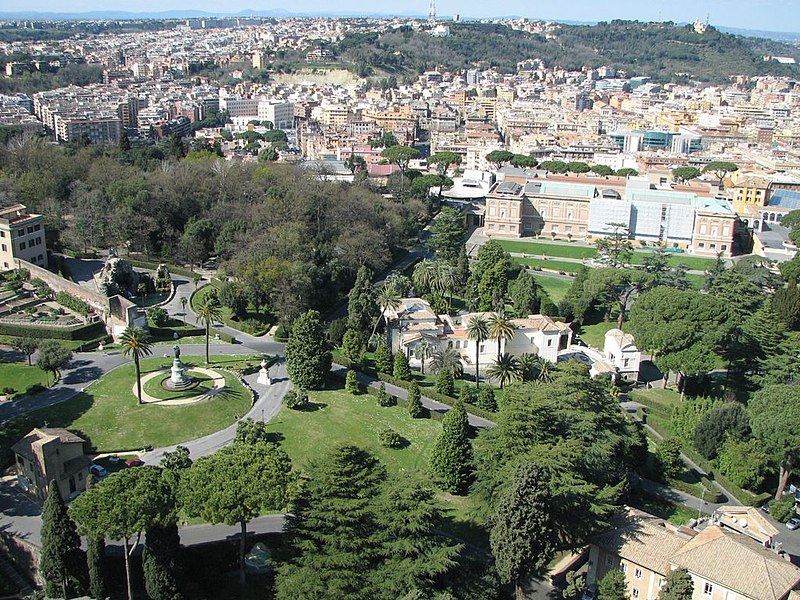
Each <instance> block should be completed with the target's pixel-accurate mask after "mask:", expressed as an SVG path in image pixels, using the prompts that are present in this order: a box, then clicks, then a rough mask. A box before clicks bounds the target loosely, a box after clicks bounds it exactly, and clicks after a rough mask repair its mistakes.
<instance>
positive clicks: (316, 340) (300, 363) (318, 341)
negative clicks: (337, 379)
mask: <svg viewBox="0 0 800 600" xmlns="http://www.w3.org/2000/svg"><path fill="white" fill-rule="evenodd" d="M332 360H333V359H332V356H331V352H330V350H328V347H327V343H326V340H325V331H324V329H323V327H322V320H321V318H320V314H319V313H318V312H317V311H315V310H309V311H306V312H304V313H303V314H301V315H300V316H299V317H297V319H295V321H294V323H292V333H291V334H290V335H289V341H288V342H287V343H286V370H287V371H288V372H289V378H290V379H291V380H292V383H294V385H295V386H297V387H299V388H302V389H304V390H316V389H320V388H321V387H323V386H324V385H325V377H326V376H327V375H328V372H329V371H330V370H331V364H332Z"/></svg>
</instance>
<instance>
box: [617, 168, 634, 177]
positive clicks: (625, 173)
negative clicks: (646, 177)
mask: <svg viewBox="0 0 800 600" xmlns="http://www.w3.org/2000/svg"><path fill="white" fill-rule="evenodd" d="M614 175H616V176H617V177H638V176H639V171H637V170H636V169H631V168H629V167H626V168H623V169H617V170H616V171H614Z"/></svg>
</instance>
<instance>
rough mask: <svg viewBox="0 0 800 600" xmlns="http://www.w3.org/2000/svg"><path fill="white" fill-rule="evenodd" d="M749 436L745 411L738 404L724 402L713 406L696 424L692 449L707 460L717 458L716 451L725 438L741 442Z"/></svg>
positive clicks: (748, 424)
mask: <svg viewBox="0 0 800 600" xmlns="http://www.w3.org/2000/svg"><path fill="white" fill-rule="evenodd" d="M748 435H750V423H749V421H748V419H747V411H745V408H744V406H743V405H742V404H740V403H739V402H726V403H725V404H722V405H720V406H715V407H714V408H712V409H711V411H710V412H709V413H708V414H707V415H706V416H705V418H704V419H703V420H702V421H700V422H699V423H698V424H697V428H696V429H695V430H694V447H695V448H697V451H698V452H700V454H702V455H703V456H705V457H706V458H707V459H709V460H711V459H713V458H715V457H716V456H717V450H718V449H719V447H720V446H722V443H723V442H724V441H725V439H726V438H728V437H730V438H731V439H734V440H743V439H745V438H746V437H747V436H748Z"/></svg>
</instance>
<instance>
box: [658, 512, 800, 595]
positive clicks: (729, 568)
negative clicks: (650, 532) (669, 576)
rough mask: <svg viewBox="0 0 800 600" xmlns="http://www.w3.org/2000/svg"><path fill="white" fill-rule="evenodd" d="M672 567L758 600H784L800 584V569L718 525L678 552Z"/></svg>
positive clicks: (753, 542) (702, 533) (700, 534)
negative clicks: (682, 569) (683, 569)
mask: <svg viewBox="0 0 800 600" xmlns="http://www.w3.org/2000/svg"><path fill="white" fill-rule="evenodd" d="M672 563H673V564H675V565H677V566H678V567H683V568H685V569H686V570H688V571H689V572H690V573H695V574H697V575H699V576H700V577H704V578H705V579H708V580H709V581H711V582H716V583H718V584H719V585H721V586H723V587H726V588H728V589H730V590H732V591H734V592H736V593H738V594H742V595H745V596H748V597H749V598H755V599H756V600H780V598H783V597H784V596H785V595H786V594H787V592H789V590H791V589H792V588H794V587H796V586H797V584H798V582H800V568H797V567H795V566H794V565H793V564H791V563H790V562H788V561H786V560H784V559H783V558H781V557H780V556H778V555H777V554H775V553H774V552H772V551H771V550H767V549H766V548H764V547H763V546H761V544H759V543H758V542H756V541H755V540H752V539H750V538H749V537H745V536H743V535H740V534H737V533H728V532H726V531H724V530H723V529H722V528H721V527H718V526H716V525H712V526H709V527H706V528H705V529H704V530H703V531H702V532H700V533H699V534H698V535H697V536H696V537H695V538H694V539H692V540H690V541H689V542H687V543H686V544H685V545H684V546H683V548H681V549H680V550H678V551H677V552H675V553H674V555H673V557H672Z"/></svg>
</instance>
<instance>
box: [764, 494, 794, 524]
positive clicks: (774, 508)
mask: <svg viewBox="0 0 800 600" xmlns="http://www.w3.org/2000/svg"><path fill="white" fill-rule="evenodd" d="M769 514H771V515H772V517H773V518H774V519H775V520H776V521H780V522H781V523H786V521H788V520H789V519H791V518H792V517H793V516H794V514H795V512H794V497H793V496H792V495H791V494H787V495H786V496H784V497H783V498H781V499H780V500H774V501H773V502H770V505H769Z"/></svg>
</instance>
